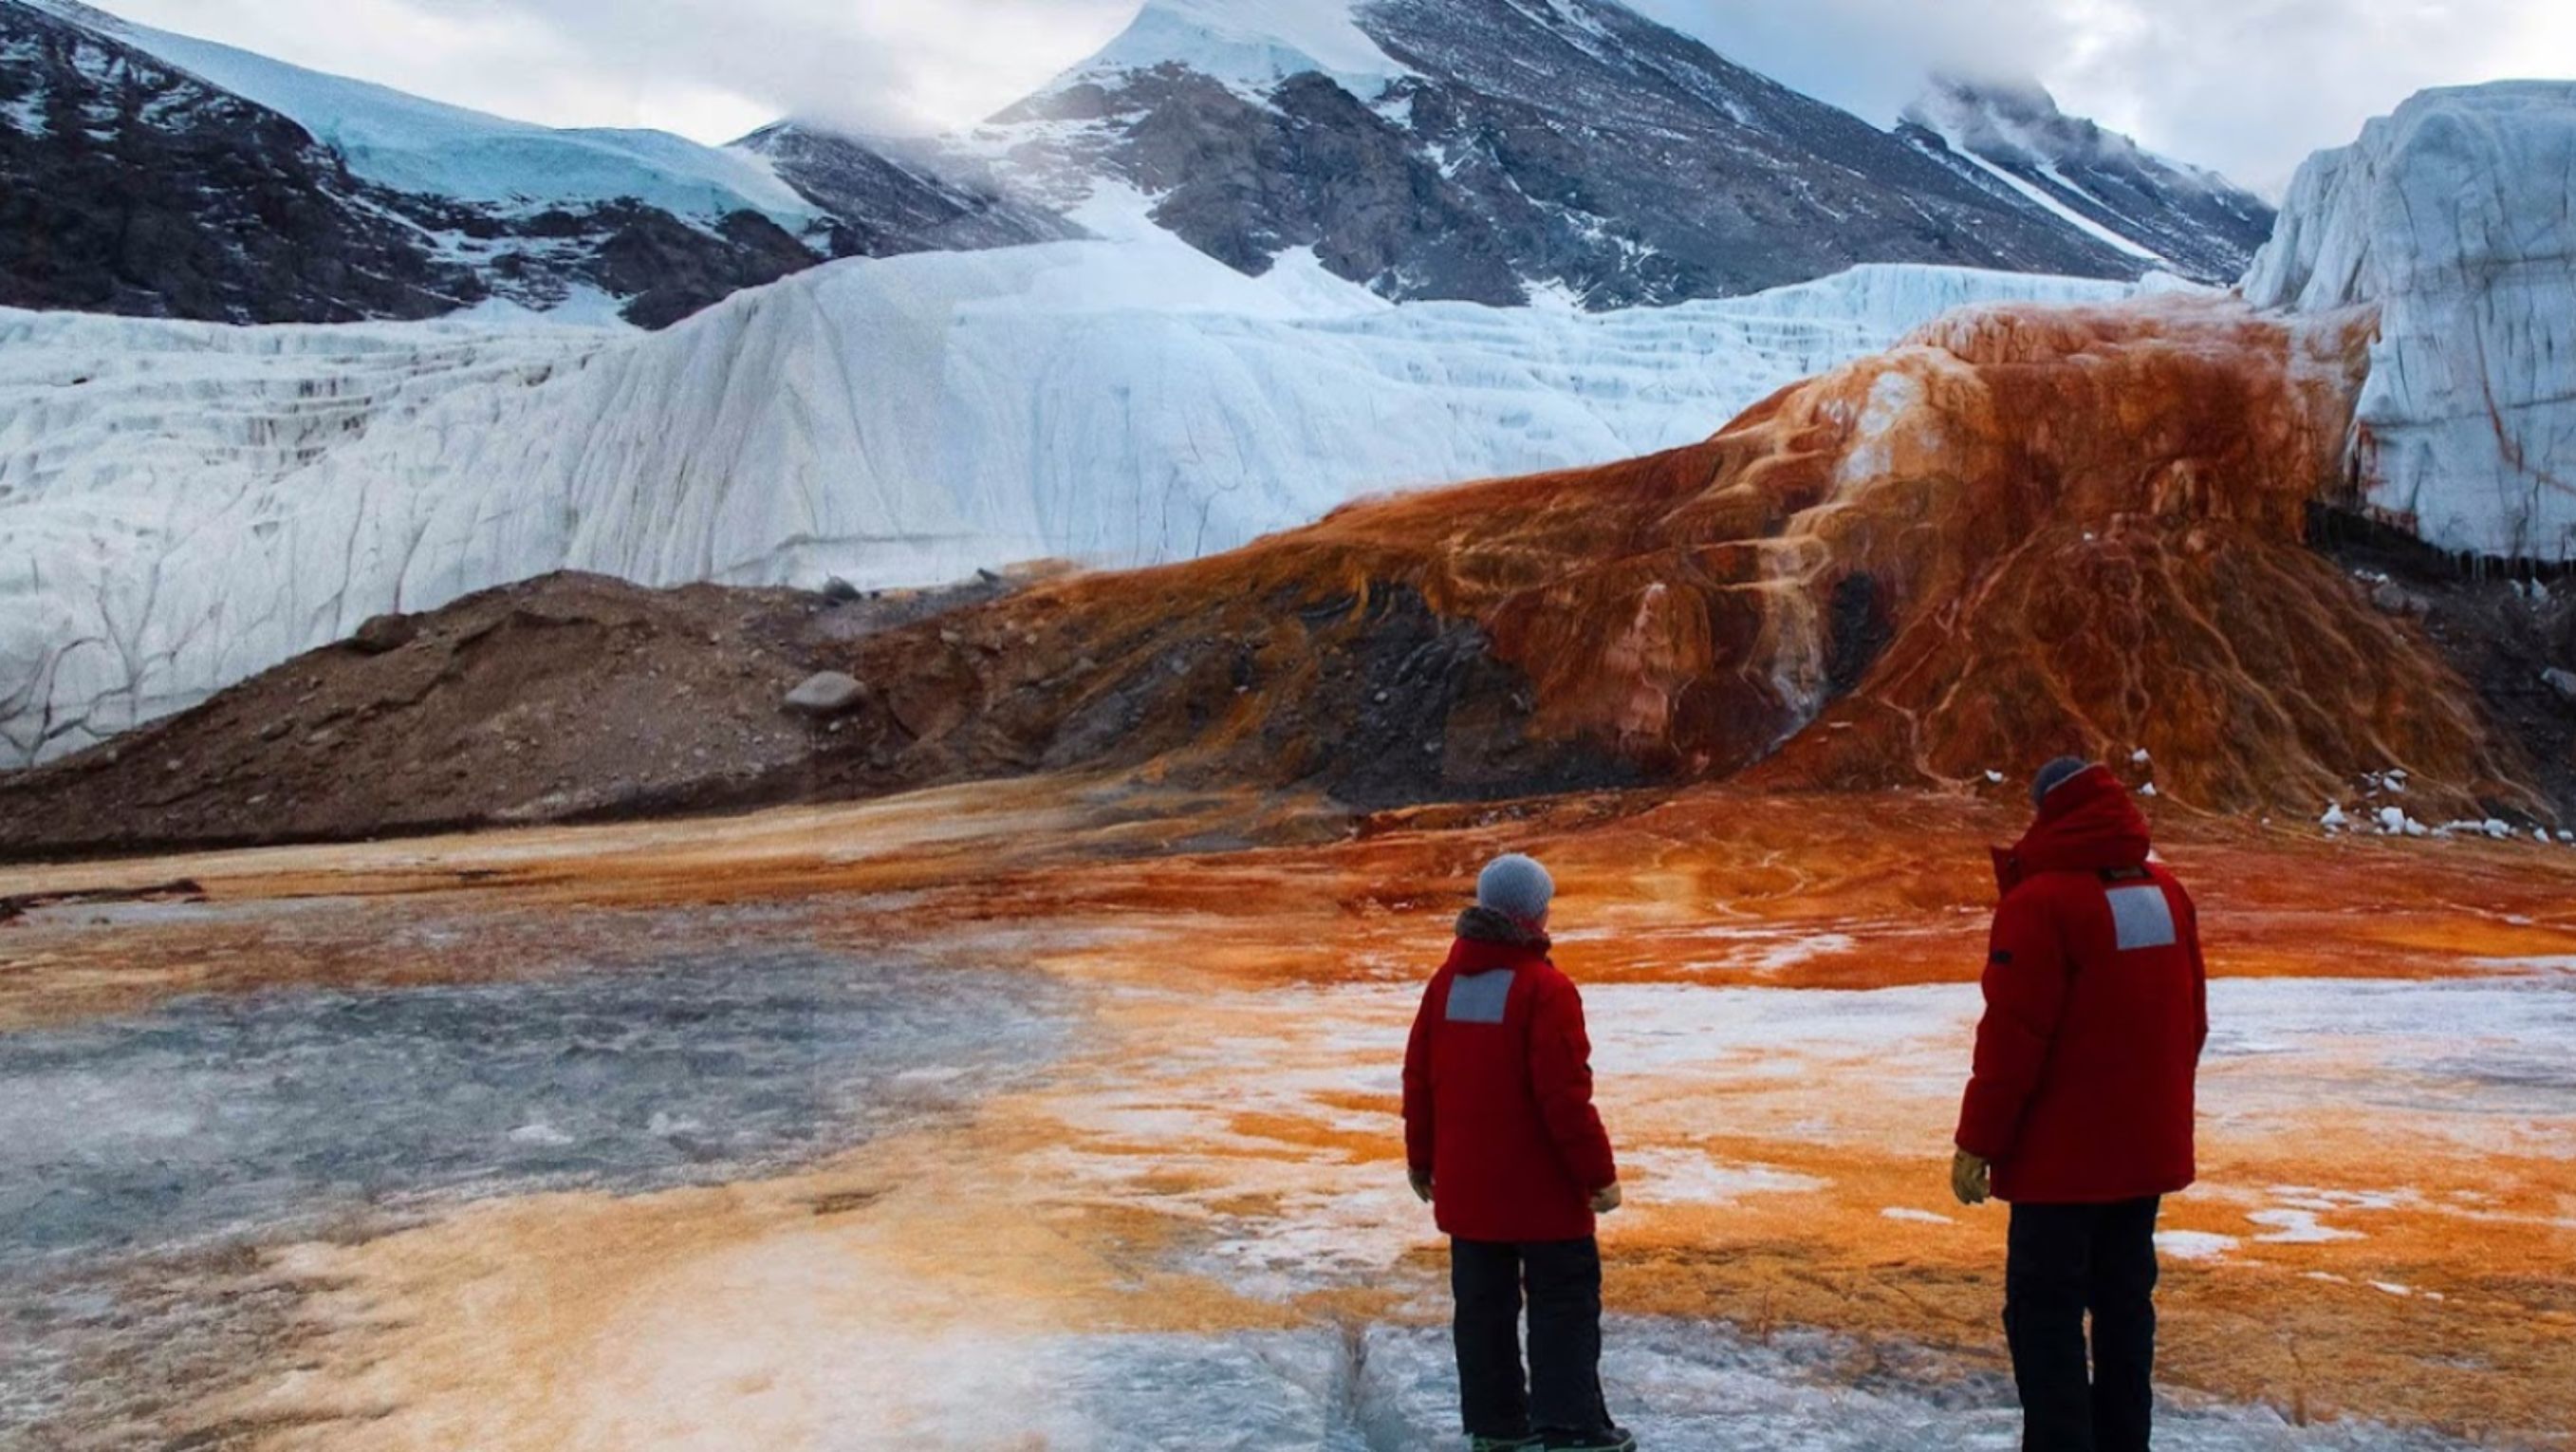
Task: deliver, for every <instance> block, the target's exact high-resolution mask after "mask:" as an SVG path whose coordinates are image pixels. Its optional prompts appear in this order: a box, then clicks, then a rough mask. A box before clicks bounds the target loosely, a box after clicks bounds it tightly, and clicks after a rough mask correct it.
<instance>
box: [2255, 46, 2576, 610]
mask: <svg viewBox="0 0 2576 1452" xmlns="http://www.w3.org/2000/svg"><path fill="white" fill-rule="evenodd" d="M2244 292H2245V296H2246V298H2247V300H2248V301H2250V302H2252V303H2254V304H2255V305H2257V306H2259V307H2271V308H2291V309H2297V310H2301V311H2306V312H2325V311H2330V310H2335V309H2342V308H2349V307H2366V306H2375V307H2376V308H2377V309H2378V310H2379V336H2378V338H2377V340H2376V341H2375V342H2374V343H2373V344H2372V345H2371V350H2370V363H2371V366H2370V374H2369V379H2368V381H2367V383H2365V385H2364V386H2363V390H2362V396H2361V401H2360V407H2359V409H2358V411H2357V413H2356V416H2355V420H2354V425H2353V429H2354V433H2353V439H2352V471H2353V482H2354V484H2355V486H2356V488H2357V489H2358V491H2359V496H2360V497H2359V500H2358V501H2357V502H2359V503H2362V504H2364V505H2366V506H2367V507H2368V508H2369V509H2371V510H2372V511H2373V512H2375V513H2377V514H2379V515H2381V516H2383V517H2385V518H2387V519H2389V520H2391V521H2392V522H2394V523H2397V524H2399V525H2401V526H2403V527H2404V528H2407V529H2409V530H2411V531H2412V532H2414V533H2416V534H2417V535H2419V536H2421V537H2422V538H2423V539H2425V540H2426V541H2428V542H2430V543H2432V544H2435V545H2438V546H2440V547H2442V548H2444V549H2448V550H2455V551H2459V552H2463V553H2471V554H2480V555H2490V556H2501V557H2510V558H2521V559H2538V560H2548V561H2565V560H2568V559H2571V558H2576V83H2571V82H2564V81H2528V82H2501V83H2497V84H2493V85H2486V86H2476V87H2465V88H2460V89H2453V90H2436V91H2426V92H2424V93H2422V94H2421V95H2418V96H2416V97H2414V98H2413V99H2411V100H2409V101H2407V102H2406V103H2405V104H2404V105H2402V106H2400V107H2398V109H2397V111H2396V113H2395V114H2393V115H2390V116H2386V117H2382V118H2380V119H2378V120H2375V121H2372V122H2371V123H2370V124H2369V126H2367V127H2366V128H2364V130H2363V132H2362V135H2361V139H2360V140H2359V141H2357V142H2355V143H2354V144H2353V145H2351V146H2347V147H2343V148H2340V149H2338V150H2333V151H2325V152H2320V153H2318V154H2317V155H2316V156H2315V157H2313V158H2311V159H2310V160H2309V162H2308V163H2307V165H2306V166H2304V167H2302V168H2301V169H2300V171H2299V174H2298V177H2297V179H2296V180H2295V181H2294V182H2293V183H2292V184H2291V188H2290V195H2289V198H2288V201H2287V203H2286V204H2285V205H2284V206H2283V208H2282V212H2281V221H2280V225H2279V228H2278V229H2277V230H2276V232H2275V233H2274V235H2273V238H2272V242H2271V244H2270V245H2269V246H2267V247H2265V248H2264V249H2263V251H2262V253H2261V254H2260V255H2259V256H2257V257H2256V258H2255V260H2254V266H2253V269H2252V270H2251V271H2250V272H2249V273H2247V275H2246V278H2245V282H2244Z"/></svg>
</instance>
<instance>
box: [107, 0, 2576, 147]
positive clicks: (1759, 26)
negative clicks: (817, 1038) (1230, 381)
mask: <svg viewBox="0 0 2576 1452" xmlns="http://www.w3.org/2000/svg"><path fill="white" fill-rule="evenodd" d="M1271 3H1277V0H1271ZM1326 3H1329V0H1326ZM1630 3H1632V4H1634V5H1636V6H1637V8H1639V9H1641V10H1644V11H1646V12H1648V13H1649V14H1652V15H1654V16H1656V17H1657V18H1659V19H1663V20H1666V21H1668V22H1671V23H1673V24H1675V25H1678V26H1680V27H1681V28H1683V29H1685V30H1689V31H1691V32H1693V33H1695V34H1697V35H1699V36H1701V37H1702V38H1703V39H1706V40H1707V41H1709V42H1710V43H1711V44H1713V45H1715V46H1716V47H1717V48H1718V49H1719V50H1721V51H1723V52H1725V53H1726V54H1728V55H1729V56H1731V57H1732V58H1734V59H1736V60H1738V61H1741V62H1743V63H1745V64H1747V65H1750V66H1753V67H1754V68H1756V69H1758V70H1762V71H1765V72H1767V73H1769V74H1771V75H1773V76H1775V77H1777V78H1778V79H1780V80H1782V81H1785V82H1787V83H1788V84H1790V85H1793V86H1796V87H1798V88H1799V89H1801V90H1804V91H1808V92H1811V93H1813V94H1815V95H1819V96H1822V97H1824V98H1825V99H1827V100H1830V101H1833V102H1835V103H1837V104H1839V105H1843V106H1847V107H1850V108H1851V109H1853V110H1855V111H1858V112H1860V113H1861V114H1863V115H1865V116H1868V117H1870V118H1871V119H1872V120H1875V121H1879V122H1881V123H1885V122H1888V121H1891V120H1893V119H1894V116H1895V113H1896V111H1897V110H1898V109H1899V108H1900V107H1901V106H1903V104H1904V103H1905V101H1906V100H1907V98H1908V97H1909V96H1911V95H1912V94H1913V92H1914V91H1915V89H1916V88H1917V87H1918V85H1919V84H1920V81H1921V78H1922V76H1923V75H1924V73H1925V72H1926V70H1927V69H1929V68H1932V67H1935V66H1946V67H1951V68H1967V69H1973V70H1977V71H1982V72H1986V73H1991V74H1995V75H1999V76H2009V75H2015V74H2019V75H2034V76H2037V77H2038V78H2039V79H2040V80H2042V81H2044V82H2045V83H2047V84H2048V86H2049V87H2050V88H2051V89H2052V90H2054V91H2056V93H2057V95H2058V99H2059V101H2060V103H2061V104H2063V105H2064V106H2065V107H2066V109H2068V110H2069V111H2073V112H2077V113H2079V114H2084V115H2090V116H2092V117H2094V118H2095V119H2097V120H2099V121H2101V122H2103V123H2104V124H2105V125H2109V126H2112V127H2114V128H2116V129H2118V130H2122V131H2127V132H2129V133H2130V134H2132V135H2134V136H2136V137H2137V138H2139V139H2140V140H2141V141H2143V142H2145V143H2146V144H2147V145H2149V146H2151V147H2154V148H2155V149H2157V150H2160V151H2163V152H2166V153H2169V154H2171V155H2174V156H2178V157H2181V158H2183V159H2185V160H2188V161H2194V162H2199V163H2201V164H2203V165H2206V166H2214V167H2217V168H2219V169H2220V170H2222V171H2225V172H2227V173H2229V174H2230V175H2232V176H2234V177H2236V178H2237V179H2238V180H2240V181H2242V182H2245V183H2246V184H2248V185H2251V186H2254V187H2257V188H2259V189H2262V190H2264V191H2267V192H2275V193H2277V191H2278V190H2279V189H2280V187H2281V186H2282V185H2283V184H2285V183H2286V182H2287V181H2288V179H2289V174H2290V172H2291V170H2292V169H2293V168H2295V167H2296V166H2297V165H2298V163H2299V161H2300V159H2301V158H2303V157H2305V156H2306V155H2307V154H2308V153H2309V152H2310V151H2313V150H2315V149H2316V148H2318V147H2320V146H2331V145H2338V144H2341V143H2342V142H2345V141H2348V140H2350V139H2351V138H2352V136H2353V134H2354V133H2355V132H2356V131H2358V130H2359V128H2360V125H2361V122H2362V121H2363V120H2364V119H2366V118H2368V117H2370V116H2372V115H2376V114H2380V113H2383V112H2385V111H2387V110H2388V109H2389V108H2390V107H2392V106H2394V105H2395V104H2396V103H2397V102H2398V101H2400V100H2402V99H2404V98H2405V97H2406V96H2407V95H2408V94H2409V93H2410V92H2413V91H2415V90H2417V89H2418V88H2421V87H2424V86H2430V85H2454V84H2462V83H2466V82H2472V81H2483V80H2494V79H2497V78H2500V77H2505V76H2557V77H2568V76H2576V0H1630ZM1137 4H1138V0H105V6H104V8H106V9H109V10H112V11H115V12H116V13H118V14H121V15H124V16H127V17H129V18H131V19H134V20H138V21H142V22H144V23H146V24H150V25H158V26H161V27H164V28H166V29H171V30H179V31H185V32H188V33H190V34H195V35H202V36H206V37H209V38H212V39H216V40H223V41H228V42H231V43H233V44H236V45H241V46H245V47H248V48H250V49H253V50H257V51H261V52H263V53H265V54H269V55H274V56H278V57H280V58H282V59H286V60H291V61H295V62H297V63H299V64H302V65H308V66H313V67H316V68H318V69H323V70H329V71H336V72H339V73H342V74H346V75H354V76H361V77H364V78H366V79H368V80H374V81H381V82H384V83H386V84H388V85H393V86H398V87H401V88H402V89H404V90H408V91H415V92H418V93H420V94H423V95H427V96H432V97H436V98H437V99H440V100H444V101H452V102H455V103H457V104H460V105H466V106H472V107H475V108H477V109H480V110H486V111H494V112H499V113H501V114H503V115H509V116H517V117H522V118H525V119H528V120H532V121H544V122H549V123H553V124H557V125H614V126H639V125H640V126H659V127H664V128H667V129H669V130H673V131H678V132H682V133H684V134H686V135H690V136H694V137H696V138H698V139H700V140H703V141H726V140H731V139H732V138H733V137H735V136H738V135H740V134H741V133H743V132H745V131H748V130H750V129H751V128H752V127H754V126H757V125H759V124H761V123H762V122H764V121H768V120H771V119H773V118H774V117H776V116H777V115H779V114H781V113H784V112H791V111H792V112H798V113H802V114H809V115H822V116H829V117H832V118H835V119H838V120H841V121H844V122H848V123H855V124H860V125H868V126H874V127H879V128H883V129H890V130H931V129H936V128H938V127H940V126H945V125H954V124H957V123H960V122H965V121H970V120H973V119H975V118H976V117H978V116H982V115H985V114H988V113H990V112H991V111H993V110H995V109H997V108H998V107H1000V106H1003V105H1006V104H1008V103H1009V102H1010V101H1012V100H1014V99H1016V98H1017V97H1018V96H1020V95H1022V94H1024V93H1025V92H1026V91H1028V90H1029V89H1030V88H1031V87H1033V86H1035V85H1037V84H1039V83H1040V82H1042V81H1044V80H1045V79H1046V78H1047V77H1049V76H1050V75H1053V74H1054V73H1055V72H1056V71H1058V70H1061V69H1063V68H1064V67H1065V66H1067V65H1069V64H1071V63H1073V62H1074V61H1077V60H1079V59H1081V58H1082V57H1083V56H1085V55H1087V54H1088V53H1089V52H1091V51H1092V50H1094V49H1096V48H1098V47H1099V46H1100V45H1101V44H1102V43H1104V42H1105V41H1107V40H1108V39H1109V38H1110V37H1111V36H1112V35H1114V34H1116V33H1117V31H1118V30H1119V29H1120V28H1121V27H1122V26H1123V25H1124V24H1125V23H1126V21H1127V19H1128V18H1129V17H1130V16H1132V15H1133V14H1134V12H1135V10H1136V8H1137Z"/></svg>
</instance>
